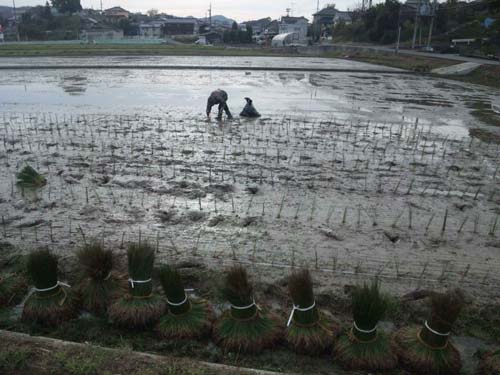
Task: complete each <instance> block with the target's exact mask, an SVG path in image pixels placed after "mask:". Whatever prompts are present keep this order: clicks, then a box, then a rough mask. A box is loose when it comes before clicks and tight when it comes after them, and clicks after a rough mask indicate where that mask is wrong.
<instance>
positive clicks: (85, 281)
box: [77, 241, 126, 316]
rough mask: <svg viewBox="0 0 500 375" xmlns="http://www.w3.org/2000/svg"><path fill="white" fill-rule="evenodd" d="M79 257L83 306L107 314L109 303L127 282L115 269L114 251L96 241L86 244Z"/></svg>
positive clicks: (93, 311) (99, 313) (98, 313)
mask: <svg viewBox="0 0 500 375" xmlns="http://www.w3.org/2000/svg"><path fill="white" fill-rule="evenodd" d="M77 257H78V260H79V263H80V267H81V275H80V283H79V286H78V290H79V294H80V296H81V299H82V305H83V307H84V308H85V309H86V310H87V311H89V312H91V313H93V314H95V315H97V316H102V315H105V314H106V312H107V309H108V305H109V304H110V302H111V301H112V300H114V299H116V298H117V297H118V296H119V294H121V293H120V292H123V291H124V290H125V288H126V284H125V282H124V280H123V278H122V277H120V275H119V274H118V273H117V272H116V271H114V270H113V252H112V251H111V250H106V249H104V248H103V246H102V245H101V244H100V243H99V242H97V241H94V242H92V243H90V244H89V245H85V246H84V247H83V248H82V249H81V250H80V251H79V252H78V253H77Z"/></svg>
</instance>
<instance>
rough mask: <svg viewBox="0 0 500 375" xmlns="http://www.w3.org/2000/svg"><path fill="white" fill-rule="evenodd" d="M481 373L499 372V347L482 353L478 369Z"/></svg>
mask: <svg viewBox="0 0 500 375" xmlns="http://www.w3.org/2000/svg"><path fill="white" fill-rule="evenodd" d="M479 373H480V374H481V375H498V374H500V349H499V350H496V351H490V352H488V353H485V354H484V355H483V358H482V360H481V365H480V369H479Z"/></svg>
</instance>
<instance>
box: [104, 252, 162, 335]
mask: <svg viewBox="0 0 500 375" xmlns="http://www.w3.org/2000/svg"><path fill="white" fill-rule="evenodd" d="M127 256H128V272H129V280H128V283H129V288H128V292H126V293H125V295H123V296H122V297H120V298H118V299H117V300H116V301H115V302H113V303H112V304H111V305H110V306H109V308H108V316H109V317H110V319H111V321H112V322H113V323H115V324H116V325H119V326H123V327H130V328H144V327H149V326H152V325H154V324H156V323H157V322H158V321H159V320H160V317H161V316H162V315H163V314H164V312H165V308H166V306H165V303H164V301H163V299H162V298H161V297H160V296H159V295H157V294H155V293H154V292H153V279H152V274H153V266H154V260H155V251H154V248H153V247H151V246H149V245H148V244H132V245H130V246H129V248H128V250H127Z"/></svg>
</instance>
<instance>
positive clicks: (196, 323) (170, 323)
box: [156, 266, 213, 339]
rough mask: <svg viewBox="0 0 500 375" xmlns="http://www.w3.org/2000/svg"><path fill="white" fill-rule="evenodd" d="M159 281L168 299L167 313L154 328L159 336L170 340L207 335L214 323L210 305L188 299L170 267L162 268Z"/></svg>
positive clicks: (176, 275) (175, 271)
mask: <svg viewBox="0 0 500 375" xmlns="http://www.w3.org/2000/svg"><path fill="white" fill-rule="evenodd" d="M160 281H161V285H162V287H163V291H164V292H165V296H166V298H167V312H166V314H165V315H164V316H163V317H162V318H161V319H160V323H159V324H158V326H157V329H156V330H157V332H158V334H159V335H160V336H161V337H164V338H169V339H194V338H197V337H203V336H207V335H208V334H209V333H210V331H211V328H212V321H213V311H212V309H211V307H210V306H209V304H208V303H207V302H206V301H204V300H201V299H193V298H190V297H188V295H187V294H186V290H185V289H184V283H183V282H182V279H181V275H180V274H179V271H177V270H176V269H174V268H172V267H170V266H164V267H162V268H161V270H160Z"/></svg>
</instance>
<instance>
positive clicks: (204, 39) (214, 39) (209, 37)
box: [196, 31, 223, 46]
mask: <svg viewBox="0 0 500 375" xmlns="http://www.w3.org/2000/svg"><path fill="white" fill-rule="evenodd" d="M222 40H223V39H222V34H220V33H218V32H216V31H209V32H207V33H204V34H201V35H200V38H199V39H198V40H197V41H196V44H199V45H202V46H206V45H210V44H220V43H222Z"/></svg>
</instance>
